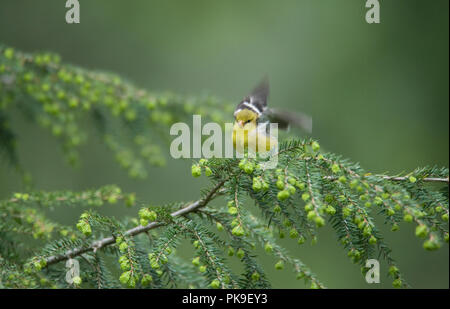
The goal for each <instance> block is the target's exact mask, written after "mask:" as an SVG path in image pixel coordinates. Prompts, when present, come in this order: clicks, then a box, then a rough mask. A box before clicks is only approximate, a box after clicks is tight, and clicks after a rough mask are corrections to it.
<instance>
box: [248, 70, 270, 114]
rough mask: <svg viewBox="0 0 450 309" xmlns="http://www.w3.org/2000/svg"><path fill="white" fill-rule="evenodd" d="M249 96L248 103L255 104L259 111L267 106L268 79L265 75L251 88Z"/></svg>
mask: <svg viewBox="0 0 450 309" xmlns="http://www.w3.org/2000/svg"><path fill="white" fill-rule="evenodd" d="M249 97H250V103H251V104H253V105H255V106H256V107H257V108H258V109H259V110H260V111H261V112H263V111H264V110H265V109H266V107H267V98H268V97H269V79H268V78H267V76H266V77H264V78H263V80H262V81H261V82H260V83H259V84H258V85H257V86H256V87H255V89H253V91H252V92H251V94H250V95H249Z"/></svg>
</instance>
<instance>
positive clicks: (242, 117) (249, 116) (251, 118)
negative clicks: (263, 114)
mask: <svg viewBox="0 0 450 309" xmlns="http://www.w3.org/2000/svg"><path fill="white" fill-rule="evenodd" d="M235 118H236V123H237V124H239V126H240V127H241V128H244V127H245V126H246V125H247V124H256V120H257V119H258V114H256V113H255V112H253V111H251V110H249V109H246V108H244V109H241V110H240V111H238V112H237V113H235Z"/></svg>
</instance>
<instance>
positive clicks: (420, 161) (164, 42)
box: [0, 0, 449, 288]
mask: <svg viewBox="0 0 450 309" xmlns="http://www.w3.org/2000/svg"><path fill="white" fill-rule="evenodd" d="M64 3H65V1H61V0H40V1H35V0H0V41H1V42H3V43H5V44H8V45H11V46H13V47H15V48H18V49H20V50H23V51H27V52H33V51H41V50H45V51H54V52H57V53H59V54H60V55H61V56H62V58H63V61H65V62H70V63H73V64H77V65H80V66H83V67H86V68H90V69H100V70H106V71H112V72H116V73H118V74H119V75H121V76H124V77H126V78H128V79H130V80H132V81H134V82H135V83H136V84H137V85H139V86H141V87H144V88H147V89H149V90H170V91H174V92H177V93H181V94H201V93H204V92H208V93H211V94H214V95H217V96H219V97H221V98H225V99H230V100H235V101H236V102H238V101H239V100H240V99H241V98H242V97H243V96H244V95H246V94H247V92H248V91H249V90H250V89H252V87H253V86H254V84H255V83H256V82H258V81H259V80H260V78H261V77H262V76H263V75H264V74H267V75H268V76H269V79H270V82H271V97H270V101H269V104H270V105H272V106H276V107H281V108H284V109H291V110H298V111H303V112H306V113H308V114H310V115H312V116H313V120H314V127H313V137H315V138H317V139H318V140H319V141H320V142H321V144H322V145H323V146H324V147H325V148H326V149H327V150H329V151H332V152H335V153H339V154H342V155H343V156H345V157H348V158H350V159H351V160H353V161H358V162H360V163H361V165H362V166H363V167H364V168H365V169H366V170H369V171H372V172H376V173H383V172H389V173H390V174H395V173H397V172H401V171H410V170H412V169H414V168H415V167H417V166H423V165H433V164H436V165H439V166H448V162H449V161H448V160H449V159H448V154H449V130H448V128H449V118H448V117H449V116H448V109H449V87H448V83H449V71H448V70H449V62H448V59H449V58H448V55H449V33H448V31H449V30H448V29H449V2H448V1H447V0H434V1H425V0H422V1H412V0H396V1H393V0H391V1H387V0H385V1H383V0H381V1H380V3H381V23H380V24H367V23H366V21H365V12H366V10H367V9H366V8H365V5H364V4H365V1H363V0H346V1H334V0H321V1H311V0H310V1H306V0H305V1H300V0H298V1H288V0H283V1H270V0H267V1H265V0H264V1H263V0H246V1H237V0H227V1H225V0H222V1H219V0H215V1H211V0H208V1H206V0H202V1H201V0H189V1H182V0H178V1H176V0H158V1H153V0H152V1H149V0H134V1H120V0H108V1H106V0H102V1H101V0H90V1H86V0H80V4H81V23H80V24H72V25H68V24H66V23H65V13H66V8H65V6H64ZM231 119H232V117H231V115H230V121H231ZM13 126H14V127H15V128H17V129H16V131H18V132H19V133H20V134H19V136H18V138H19V141H18V147H19V148H18V149H19V155H20V159H21V161H22V163H23V165H24V166H25V167H26V168H27V169H28V170H29V171H30V172H31V173H32V174H33V179H34V181H35V184H36V187H37V188H38V189H43V190H56V189H73V190H82V189H87V188H93V187H99V186H101V185H104V184H111V183H114V184H118V185H120V186H121V187H122V188H123V189H124V190H125V191H128V192H136V193H137V194H138V196H139V197H140V198H141V199H142V200H144V201H149V202H152V203H163V202H169V201H180V200H184V201H185V200H194V199H196V198H198V196H199V190H200V189H201V188H203V187H204V185H205V184H207V181H206V180H205V179H200V180H197V179H196V180H192V178H191V176H190V164H191V162H190V160H185V161H182V160H177V161H174V160H172V161H170V162H169V165H168V167H167V168H166V169H153V170H152V171H151V174H150V177H149V178H148V179H147V180H145V181H138V180H131V179H129V178H128V177H127V173H126V172H125V171H123V170H121V169H120V168H119V167H118V164H116V163H115V161H114V159H113V158H112V155H111V154H110V153H109V152H108V151H107V150H106V148H105V147H104V146H103V145H101V144H100V143H99V139H96V138H95V136H92V137H91V139H90V140H89V142H88V144H87V145H85V146H84V147H83V150H82V165H81V166H80V167H79V168H76V169H74V168H72V167H70V166H68V165H67V164H66V163H65V162H64V159H63V157H62V155H61V151H60V148H59V146H58V144H57V143H56V142H55V141H54V140H53V138H51V137H50V134H49V133H47V132H45V131H44V130H42V129H39V128H36V126H34V125H32V124H29V123H26V121H25V120H24V119H23V118H22V117H20V116H17V117H16V119H15V122H14V123H13ZM167 150H168V147H167ZM18 190H21V184H20V180H19V177H18V176H17V175H16V174H15V172H14V171H13V170H12V169H11V168H8V166H7V165H6V164H5V162H0V198H6V197H8V196H10V195H11V193H12V192H15V191H18ZM249 207H251V206H249ZM252 209H253V210H254V208H253V207H252ZM80 213H81V210H80V209H73V208H72V209H69V210H67V209H64V210H59V211H58V212H57V213H56V214H55V216H56V217H57V218H58V219H59V220H61V221H62V222H64V223H67V224H75V220H76V218H77V217H78V216H79V214H80ZM106 213H109V214H111V215H115V216H123V215H133V216H135V215H136V210H135V209H134V210H129V209H123V208H121V207H112V208H111V209H108V210H106ZM379 223H380V224H382V221H380V222H379ZM384 230H385V231H386V232H385V237H386V241H387V242H388V243H389V244H390V245H391V247H393V248H394V252H393V256H394V258H396V259H397V260H398V262H399V266H400V269H401V270H402V271H403V272H404V274H405V275H406V278H407V279H408V281H409V282H410V283H411V284H412V286H413V287H415V288H448V286H449V268H448V267H449V255H448V253H449V251H448V245H444V246H443V247H442V249H441V250H439V251H438V252H425V251H424V250H423V249H422V243H421V241H419V240H418V239H417V238H415V237H414V232H413V227H412V225H402V226H401V230H400V231H399V232H396V233H393V232H390V231H389V229H384ZM282 243H284V244H286V246H287V247H288V248H289V249H290V251H291V252H293V253H295V255H296V256H298V257H300V258H301V259H302V260H303V261H304V262H305V263H306V264H307V265H309V266H310V267H311V269H312V270H313V271H314V272H316V273H317V274H318V276H319V278H321V279H322V280H323V282H324V283H325V284H326V285H327V286H329V287H332V288H380V287H390V286H391V285H390V284H391V282H390V280H389V279H388V278H387V277H386V276H385V274H386V272H387V269H386V267H385V265H384V264H382V269H381V272H382V275H381V284H379V285H374V284H372V285H368V284H367V283H366V282H365V280H364V278H363V277H362V276H361V274H360V270H359V267H358V266H356V265H353V264H351V262H350V261H349V259H348V258H347V256H346V253H345V251H344V250H343V249H342V248H341V247H340V246H339V245H338V243H337V241H336V236H335V235H334V232H333V231H332V230H331V228H324V229H323V230H321V233H320V236H319V243H318V244H317V245H315V246H310V245H306V246H304V247H300V248H299V247H298V246H297V245H296V243H291V242H289V241H286V242H284V241H283V242H282ZM263 257H264V258H263V261H264V265H265V266H267V267H266V268H267V271H268V274H269V278H271V279H272V280H273V282H274V287H276V288H299V287H303V283H302V282H299V281H296V280H295V278H294V277H295V276H294V275H293V274H292V273H291V272H289V271H288V270H284V271H281V272H280V271H275V270H274V268H273V263H274V260H273V259H271V258H269V257H267V256H266V255H263ZM383 267H384V268H383Z"/></svg>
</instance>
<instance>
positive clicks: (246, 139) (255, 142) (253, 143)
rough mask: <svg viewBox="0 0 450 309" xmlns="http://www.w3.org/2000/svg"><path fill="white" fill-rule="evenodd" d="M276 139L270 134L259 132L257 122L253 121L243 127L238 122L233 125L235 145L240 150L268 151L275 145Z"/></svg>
mask: <svg viewBox="0 0 450 309" xmlns="http://www.w3.org/2000/svg"><path fill="white" fill-rule="evenodd" d="M276 143H277V141H276V140H274V139H273V138H271V137H270V136H269V135H267V134H265V133H263V132H258V128H257V125H256V123H254V122H251V123H248V124H246V125H244V127H241V126H240V125H239V124H238V123H237V122H236V123H235V124H234V127H233V146H234V148H235V149H237V150H238V151H239V150H241V151H244V150H246V149H247V150H249V151H254V152H260V153H264V152H268V151H270V149H271V148H272V147H273V146H275V145H276Z"/></svg>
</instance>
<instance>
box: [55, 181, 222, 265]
mask: <svg viewBox="0 0 450 309" xmlns="http://www.w3.org/2000/svg"><path fill="white" fill-rule="evenodd" d="M225 181H226V180H223V181H221V182H219V183H218V184H217V185H216V186H215V187H214V188H213V189H212V190H211V191H209V192H208V194H207V195H206V196H205V197H204V198H202V199H199V200H197V201H195V202H193V203H191V204H189V205H188V206H186V207H184V208H181V209H180V210H177V211H175V212H173V213H172V214H171V216H172V217H178V216H184V215H187V214H188V213H191V212H194V211H196V210H197V209H199V208H201V207H204V206H206V205H207V204H208V203H209V202H210V201H211V200H212V199H213V198H214V197H215V195H216V194H217V193H218V190H219V189H220V188H221V187H222V186H223V184H224V183H225ZM165 224H166V223H162V222H151V223H149V224H148V225H146V226H137V227H135V228H132V229H129V230H127V231H126V232H125V233H123V234H124V236H136V235H139V234H142V233H145V232H148V231H150V230H152V229H155V228H157V227H160V226H163V225H165ZM114 243H115V237H112V236H111V237H106V238H103V239H100V240H97V241H94V242H93V243H92V245H90V246H88V247H85V248H74V249H72V250H70V251H68V252H66V253H65V254H63V255H58V256H49V257H47V258H46V265H47V266H49V265H52V264H55V263H58V262H61V261H64V260H67V259H71V258H74V257H76V256H79V255H82V254H84V253H86V252H89V251H93V252H96V251H97V250H99V249H101V248H104V247H106V246H109V245H112V244H114Z"/></svg>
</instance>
